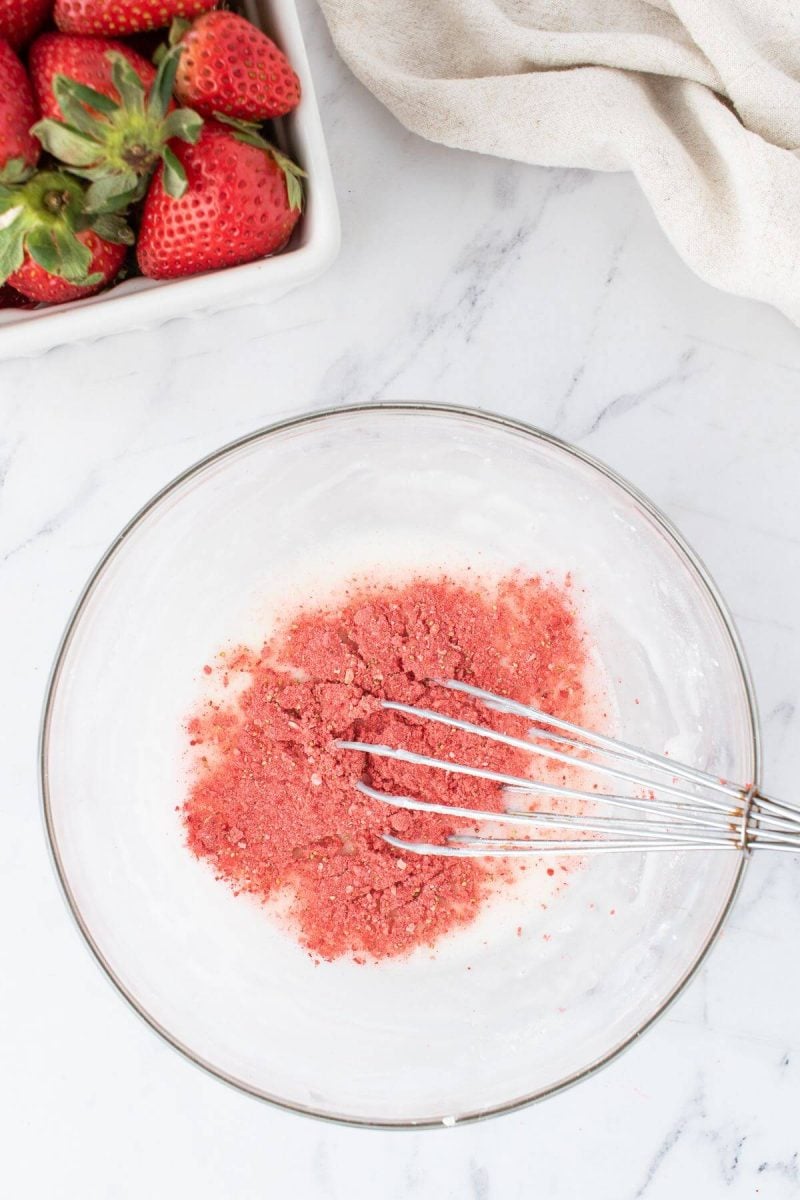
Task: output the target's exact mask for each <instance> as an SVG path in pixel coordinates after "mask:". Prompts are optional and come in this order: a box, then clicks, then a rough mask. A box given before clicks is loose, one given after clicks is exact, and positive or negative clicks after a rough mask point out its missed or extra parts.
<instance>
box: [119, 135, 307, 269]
mask: <svg viewBox="0 0 800 1200" xmlns="http://www.w3.org/2000/svg"><path fill="white" fill-rule="evenodd" d="M175 154H176V155H177V157H178V158H179V159H180V161H181V163H182V165H183V169H184V171H185V172H186V178H187V180H188V187H187V189H186V192H185V193H184V195H183V196H182V197H181V198H180V199H178V200H175V199H173V198H172V197H171V196H170V195H169V194H168V192H167V190H166V188H165V185H164V168H163V167H159V168H158V170H157V171H156V174H155V175H154V177H153V181H152V183H151V184H150V189H149V191H148V193H147V198H146V199H145V203H144V211H143V213H142V222H141V226H140V229H139V243H138V250H137V255H138V261H139V267H140V268H141V270H142V272H143V273H144V274H145V275H149V276H150V277H151V278H152V279H173V278H175V277H176V276H179V275H196V274H197V273H198V272H200V271H213V270H215V269H217V268H219V267H232V266H235V265H236V264H237V263H244V262H251V261H252V260H253V259H256V258H263V257H264V256H265V255H267V254H272V253H273V252H274V251H275V250H279V249H280V248H281V247H282V246H283V245H285V243H286V242H287V241H288V240H289V237H290V235H291V232H292V230H293V229H294V227H295V225H296V224H297V221H298V219H299V217H300V210H301V207H302V185H301V183H300V179H299V176H300V175H302V174H303V172H302V171H301V170H300V168H299V167H297V166H295V164H294V163H292V162H290V161H289V159H288V158H286V157H285V156H284V155H282V154H281V153H280V152H279V151H277V150H275V149H274V147H271V146H270V145H269V144H268V143H267V142H264V141H263V140H262V139H261V138H260V137H258V135H257V134H256V133H255V131H254V130H251V129H247V128H237V129H233V128H229V127H227V126H226V125H221V124H219V123H218V122H216V121H214V122H209V123H208V124H206V125H204V126H203V132H202V133H201V135H200V138H199V140H198V142H197V144H196V145H193V146H187V145H184V146H176V147H175Z"/></svg>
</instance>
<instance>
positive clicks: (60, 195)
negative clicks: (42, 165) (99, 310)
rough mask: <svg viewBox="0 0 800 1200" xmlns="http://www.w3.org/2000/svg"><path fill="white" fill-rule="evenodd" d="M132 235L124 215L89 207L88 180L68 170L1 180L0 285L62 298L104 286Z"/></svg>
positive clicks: (41, 297)
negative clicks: (93, 213)
mask: <svg viewBox="0 0 800 1200" xmlns="http://www.w3.org/2000/svg"><path fill="white" fill-rule="evenodd" d="M132 241H133V234H132V233H131V231H130V230H129V229H128V227H127V226H126V225H125V222H124V221H122V219H121V218H120V217H118V216H99V217H91V216H90V215H89V214H87V213H86V211H85V205H84V186H83V184H81V183H80V182H79V181H78V180H77V179H75V178H74V176H72V175H68V174H67V173H66V172H64V171H38V172H37V173H36V174H34V175H32V176H31V178H30V179H28V180H27V182H25V183H22V184H17V185H15V186H11V187H9V186H6V185H0V285H2V284H4V283H6V282H7V283H10V284H11V286H12V287H13V288H15V289H16V291H18V292H20V293H21V294H22V295H23V296H26V297H27V298H28V299H30V300H43V301H46V302H47V303H50V304H60V303H61V302H62V301H64V300H75V299H77V298H78V297H80V296H90V295H91V294H92V293H93V292H97V291H99V290H100V288H101V287H104V286H105V285H106V284H107V283H110V282H111V280H112V279H114V277H115V276H116V275H117V274H118V273H119V269H120V267H121V266H122V263H123V260H124V258H125V254H126V245H129V244H130V243H131V242H132Z"/></svg>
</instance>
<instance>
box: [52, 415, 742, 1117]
mask: <svg viewBox="0 0 800 1200" xmlns="http://www.w3.org/2000/svg"><path fill="white" fill-rule="evenodd" d="M409 567H413V568H415V569H419V568H430V569H431V570H443V569H447V570H449V571H454V572H460V571H462V570H464V569H465V568H470V569H471V570H473V571H478V572H484V573H487V574H491V573H492V572H507V571H509V570H512V569H517V568H519V569H522V570H524V571H526V572H529V573H552V574H553V575H554V576H555V577H557V578H561V577H563V576H564V575H565V573H567V572H571V574H572V578H573V587H574V588H575V594H576V595H578V596H579V597H580V603H581V608H582V612H583V616H584V620H585V622H586V624H587V626H588V628H589V631H590V635H591V639H592V641H593V644H594V646H595V648H596V655H595V659H596V661H595V665H596V668H597V670H598V671H600V672H602V675H603V677H604V678H605V680H606V685H607V688H608V691H609V703H610V704H611V705H612V706H613V710H614V713H615V720H616V723H617V729H618V732H619V735H620V736H622V737H624V739H625V740H626V741H629V742H635V743H638V744H642V745H646V746H649V747H651V748H654V749H656V750H659V751H664V750H666V751H667V752H669V753H671V754H673V755H674V756H675V757H676V758H679V759H681V760H683V761H688V762H690V763H693V764H695V765H696V766H699V767H702V768H704V769H707V770H712V771H715V772H717V773H719V774H720V775H724V776H726V777H728V778H735V779H741V780H756V781H757V777H758V738H757V730H756V718H755V710H754V705H753V699H752V694H751V689H750V684H749V680H748V676H747V670H746V667H745V664H744V661H743V657H742V652H741V648H740V646H739V642H738V640H737V637H736V634H735V632H734V630H733V627H732V624H731V620H730V617H729V616H728V614H727V612H726V610H725V608H724V606H723V604H722V602H721V600H720V598H719V596H718V595H717V593H716V591H715V589H714V586H713V584H712V583H711V581H710V580H709V578H708V575H707V574H706V572H705V571H704V569H703V567H702V565H701V564H700V563H699V562H698V560H697V559H696V557H695V556H694V555H693V554H692V552H691V551H690V550H689V549H688V547H687V546H686V545H685V543H684V542H683V541H682V539H681V538H680V537H679V535H678V534H677V533H676V532H675V530H674V529H672V527H671V526H670V525H669V523H668V522H667V521H666V520H665V518H664V517H663V516H662V515H661V514H660V513H659V512H658V511H657V510H656V509H655V508H654V507H653V506H652V505H651V504H650V503H649V502H648V501H647V500H646V499H645V498H644V497H643V496H641V495H639V494H638V493H637V492H636V491H634V489H633V488H631V487H630V486H629V485H628V484H626V483H625V482H624V481H623V480H621V479H619V478H618V477H617V476H615V475H614V474H613V473H612V472H610V471H609V470H608V469H607V468H605V467H603V466H602V465H601V464H599V463H597V462H594V461H593V460H592V459H590V458H589V457H587V456H586V455H584V454H583V453H581V452H579V451H577V450H575V449H573V448H571V447H569V446H567V445H565V444H563V443H561V442H559V441H557V440H556V439H554V438H551V437H549V436H547V435H546V434H543V433H541V432H539V431H537V430H535V429H532V428H530V427H528V426H526V425H523V424H520V423H519V422H516V421H510V420H505V419H503V418H500V417H495V416H488V415H486V414H483V413H479V412H471V411H468V410H465V409H460V408H449V407H444V406H438V405H437V406H427V405H416V404H389V405H378V406H364V407H357V408H350V409H339V410H334V411H330V412H322V413H315V414H312V415H310V416H304V417H300V418H297V419H296V420H292V421H287V422H284V423H282V424H280V425H275V426H272V427H271V428H268V429H265V430H262V431H260V432H258V433H255V434H253V435H252V436H250V437H247V438H244V439H242V440H241V441H239V442H236V443H234V444H233V445H230V446H227V447H224V448H223V449H221V450H219V451H218V452H217V453H216V454H213V455H211V456H210V457H209V458H207V459H205V460H204V461H203V462H201V463H199V464H198V465H197V466H195V467H192V468H191V469H190V470H188V471H187V472H185V473H184V474H183V475H181V476H180V477H179V478H178V479H176V480H175V481H174V482H173V483H171V484H170V485H169V486H168V487H166V488H165V489H164V490H163V491H162V492H160V493H159V494H158V495H157V496H156V497H154V499H153V500H152V501H151V502H150V503H149V504H148V505H147V506H146V507H145V508H144V509H143V510H142V511H141V512H140V513H139V514H138V515H137V516H136V517H135V518H134V519H133V521H132V522H131V523H130V524H129V525H128V526H127V528H126V529H125V530H124V531H123V532H122V534H121V535H120V537H118V538H117V539H116V541H115V542H114V544H113V545H112V546H111V548H110V549H109V551H108V553H107V554H106V555H105V557H104V558H103V560H102V562H101V563H100V565H99V566H98V568H97V570H96V571H95V573H94V575H93V576H92V578H91V580H90V581H89V583H88V585H87V587H86V590H85V592H84V594H83V596H82V598H81V600H80V602H79V604H78V606H77V609H76V611H75V614H74V615H73V617H72V619H71V620H70V623H69V626H68V628H67V631H66V634H65V636H64V640H63V643H62V646H61V648H60V650H59V653H58V658H57V661H56V664H55V668H54V671H53V676H52V681H51V684H50V689H49V695H48V699H47V704H46V708H45V714H44V724H43V736H42V785H43V795H44V807H45V815H46V824H47V830H48V834H49V838H50V841H51V844H52V849H53V854H54V857H55V862H56V866H57V869H58V873H59V875H60V878H61V882H62V884H63V887H64V890H65V892H66V895H67V899H68V901H69V904H70V906H71V908H72V911H73V913H74V914H75V917H76V920H77V921H78V924H79V925H80V928H81V929H82V931H83V934H84V936H85V937H86V940H87V942H88V943H89V945H90V947H91V949H92V950H93V952H94V954H95V956H96V957H97V959H98V961H99V962H100V963H101V965H102V966H103V968H104V969H105V971H106V972H107V973H108V975H109V976H110V977H111V979H112V980H113V982H114V983H115V984H116V986H117V987H118V989H119V990H120V992H121V993H122V995H123V996H125V998H126V999H127V1000H128V1002H129V1003H130V1004H131V1005H132V1006H133V1007H134V1008H135V1009H136V1010H137V1011H138V1012H139V1013H140V1014H141V1015H142V1016H143V1017H144V1018H145V1020H147V1021H148V1022H149V1024H150V1025H151V1026H152V1027H153V1029H155V1030H156V1031H157V1032H159V1033H160V1034H161V1035H162V1036H163V1037H165V1038H166V1039H167V1040H168V1041H169V1042H171V1043H172V1044H173V1045H174V1046H175V1047H177V1048H178V1049H179V1050H181V1051H182V1052H183V1053H184V1054H186V1055H187V1056H188V1057H189V1058H190V1059H192V1061H194V1062H195V1063H198V1064H199V1065H201V1066H203V1067H205V1068H206V1069H207V1070H209V1071H211V1072H212V1073H213V1074H214V1075H216V1076H218V1077H219V1078H221V1079H223V1080H226V1081H227V1082H229V1083H231V1084H234V1085H235V1086H237V1087H239V1088H241V1089H242V1090H244V1091H246V1092H250V1093H252V1094H253V1095H255V1096H259V1097H262V1098H264V1099H267V1100H271V1101H274V1102H276V1103H278V1104H281V1105H283V1106H285V1107H286V1108H291V1109H295V1110H298V1111H301V1112H304V1113H310V1114H315V1115H317V1116H322V1117H328V1118H332V1119H336V1120H341V1121H348V1122H352V1123H358V1124H366V1125H376V1126H420V1125H433V1124H438V1123H444V1124H447V1125H449V1124H453V1123H455V1122H460V1121H465V1120H470V1119H474V1118H476V1117H481V1116H486V1115H488V1114H490V1113H498V1112H503V1111H508V1110H509V1109H512V1108H514V1107H516V1106H518V1105H521V1104H525V1103H528V1102H530V1101H532V1100H536V1099H539V1098H541V1097H543V1096H547V1095H550V1094H552V1093H553V1092H555V1091H557V1090H558V1089H560V1088H563V1087H565V1086H567V1085H568V1084H570V1083H573V1082H575V1081H576V1080H579V1079H581V1078H583V1077H585V1076H586V1075H588V1074H589V1073H590V1072H592V1071H593V1070H595V1069H596V1068H597V1067H599V1066H601V1065H603V1064H604V1063H607V1062H609V1061H610V1060H611V1059H612V1058H613V1057H614V1056H615V1055H616V1054H618V1053H619V1052H620V1051H621V1050H622V1049H623V1048H624V1047H625V1046H627V1045H629V1044H630V1042H631V1041H632V1040H633V1039H634V1038H636V1037H637V1036H638V1035H639V1034H641V1033H642V1031H643V1030H644V1029H646V1027H647V1026H648V1025H649V1024H650V1023H651V1022H652V1021H653V1020H654V1019H655V1018H656V1017H657V1016H658V1015H659V1014H660V1013H662V1012H663V1011H664V1009H665V1008H666V1006H667V1005H668V1004H669V1003H670V1001H671V1000H672V999H673V998H674V997H675V996H676V995H677V993H678V992H679V991H680V989H681V988H682V987H683V986H684V984H685V983H686V981H687V980H688V979H689V978H690V976H691V975H692V973H693V972H694V971H695V970H696V968H697V966H698V964H699V963H700V961H701V960H702V958H703V956H704V954H705V953H706V951H707V950H708V948H709V946H710V945H711V943H712V941H713V940H714V937H715V935H716V934H717V932H718V930H719V928H720V925H721V923H722V921H723V919H724V917H725V914H726V913H727V911H728V909H729V907H730V904H731V901H732V898H733V896H734V893H735V891H736V887H737V885H738V883H739V881H740V878H741V875H742V871H743V868H744V861H745V860H744V858H743V857H742V856H740V855H739V854H738V853H737V852H730V853H728V852H722V853H712V854H698V853H695V854H679V853H674V854H651V855H649V856H647V855H631V856H622V855H613V854H609V855H602V856H597V857H596V858H594V859H588V860H586V865H585V866H584V867H583V868H582V869H578V870H575V871H574V872H572V873H571V875H570V877H569V882H568V886H566V887H565V888H564V889H563V890H562V891H561V892H560V894H558V895H553V894H552V893H551V892H549V891H548V890H547V888H548V886H550V885H549V884H548V882H547V881H548V880H549V877H548V876H547V875H546V872H545V871H544V870H542V871H541V872H538V873H534V879H535V882H534V883H532V884H531V889H532V890H528V891H527V892H525V894H524V895H517V894H514V895H513V897H512V898H510V899H507V900H500V901H498V902H497V903H496V904H494V905H489V906H488V908H487V909H486V911H485V912H484V911H482V912H481V915H480V916H479V918H478V920H477V921H476V922H475V923H474V924H473V925H472V926H470V927H469V928H468V929H465V930H462V931H460V932H458V933H456V934H451V935H450V936H448V937H447V938H445V939H444V940H442V942H441V943H440V944H439V945H438V946H437V948H436V952H435V953H431V952H430V951H419V952H416V953H415V954H414V955H413V956H412V957H411V958H408V959H406V960H404V961H400V960H395V961H386V962H383V963H381V964H380V965H366V966H364V965H358V964H356V963H354V962H351V961H343V960H339V961H337V962H334V963H323V964H321V965H316V964H315V963H314V961H313V960H312V958H311V957H310V956H309V955H308V954H307V953H306V952H305V951H303V950H302V949H301V948H300V947H299V945H298V944H297V943H296V942H295V941H294V940H293V938H292V937H291V936H290V935H289V934H287V933H286V931H285V930H283V929H282V928H280V927H279V925H278V924H277V923H276V922H274V921H273V920H271V919H270V918H269V916H268V915H267V914H266V913H265V911H264V909H263V908H262V907H261V906H260V905H259V904H258V903H257V902H256V901H255V900H253V899H252V898H249V897H242V896H239V897H236V896H234V895H233V894H232V892H231V891H230V890H229V889H228V887H227V886H226V885H224V884H223V883H220V882H218V881H217V880H215V879H214V877H213V872H212V871H211V870H210V869H209V867H208V866H207V864H204V863H201V862H198V861H196V860H195V859H194V858H193V857H192V856H191V855H190V853H189V852H188V850H187V849H186V847H185V845H184V838H183V830H182V825H181V821H180V816H179V814H178V812H177V811H176V808H177V807H178V806H180V804H181V802H182V800H183V799H184V796H185V789H186V760H185V757H184V756H185V746H186V734H185V731H184V720H185V717H186V715H187V713H188V712H189V711H190V710H191V708H192V707H193V705H194V703H195V702H196V700H197V698H198V696H199V695H200V689H201V687H202V682H201V681H202V679H203V676H202V667H203V665H204V664H205V663H206V662H207V661H208V660H209V658H210V657H211V656H212V655H214V653H215V652H216V651H217V650H218V649H219V648H220V647H221V646H223V645H225V644H230V643H234V644H235V643H242V642H246V643H249V644H255V645H259V644H260V642H261V639H262V638H263V636H264V634H265V632H267V631H268V629H269V627H270V625H271V623H272V622H273V621H274V620H275V618H276V615H277V614H278V613H280V611H281V609H282V606H283V605H285V604H287V603H292V602H293V601H296V600H297V599H298V597H308V598H315V597H323V596H324V595H325V594H326V591H327V592H330V590H331V589H332V588H335V587H336V586H337V585H340V584H341V582H342V581H343V580H344V579H346V578H347V577H348V576H351V575H352V574H353V573H354V572H360V573H362V574H363V573H365V572H366V573H368V574H369V575H371V576H377V577H381V578H384V577H391V576H393V575H395V574H397V573H398V572H399V573H401V574H402V572H403V570H404V569H407V568H409ZM537 889H538V890H537ZM520 930H521V932H518V931H520Z"/></svg>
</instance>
